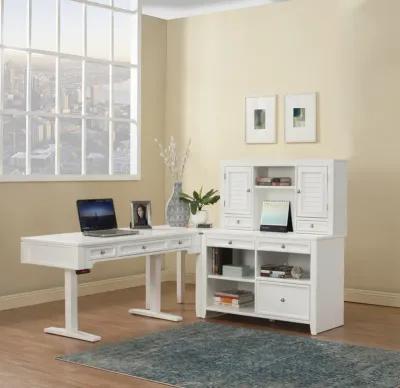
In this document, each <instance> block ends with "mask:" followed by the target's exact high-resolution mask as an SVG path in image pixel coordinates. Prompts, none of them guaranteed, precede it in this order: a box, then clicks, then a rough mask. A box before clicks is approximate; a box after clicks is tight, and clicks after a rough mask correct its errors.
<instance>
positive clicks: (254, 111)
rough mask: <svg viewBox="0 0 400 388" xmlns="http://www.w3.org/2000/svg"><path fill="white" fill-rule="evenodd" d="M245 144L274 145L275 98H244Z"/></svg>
mask: <svg viewBox="0 0 400 388" xmlns="http://www.w3.org/2000/svg"><path fill="white" fill-rule="evenodd" d="M246 143H248V144H259V143H267V144H273V143H276V96H266V97H247V98H246Z"/></svg>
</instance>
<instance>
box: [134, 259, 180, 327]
mask: <svg viewBox="0 0 400 388" xmlns="http://www.w3.org/2000/svg"><path fill="white" fill-rule="evenodd" d="M163 257H164V256H163V255H155V256H151V257H150V264H149V268H148V270H149V271H148V272H149V275H148V276H149V287H148V290H146V291H148V295H149V296H148V298H149V299H148V301H149V309H148V310H146V309H130V310H129V313H130V314H135V315H143V316H145V317H151V318H158V319H165V320H167V321H174V322H178V321H182V317H181V316H179V315H173V314H167V313H162V312H161V266H162V260H163ZM146 301H147V296H146Z"/></svg>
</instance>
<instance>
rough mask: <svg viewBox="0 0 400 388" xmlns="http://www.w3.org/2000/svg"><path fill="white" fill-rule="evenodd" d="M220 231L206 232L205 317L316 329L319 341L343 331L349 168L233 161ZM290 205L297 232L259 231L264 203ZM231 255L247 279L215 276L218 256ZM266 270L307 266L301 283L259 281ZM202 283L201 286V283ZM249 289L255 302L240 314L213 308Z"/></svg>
mask: <svg viewBox="0 0 400 388" xmlns="http://www.w3.org/2000/svg"><path fill="white" fill-rule="evenodd" d="M257 176H263V177H271V178H273V177H290V178H291V179H292V185H291V186H257V184H256V177H257ZM221 185H222V186H221V187H222V189H221V194H222V203H223V205H222V207H221V208H222V209H221V225H222V228H221V229H213V230H209V231H207V232H205V235H204V237H203V243H202V244H203V245H202V249H201V252H202V258H201V266H198V268H197V270H198V271H200V272H201V274H197V282H198V283H199V282H200V284H197V287H199V289H200V290H201V297H200V298H199V299H198V301H197V303H200V304H201V305H200V306H198V309H197V311H198V312H200V314H198V316H200V317H203V318H204V317H206V316H207V313H209V312H210V313H211V312H213V313H216V312H217V313H229V314H236V315H243V316H251V317H260V318H267V319H273V320H282V321H289V322H298V323H303V324H308V325H310V330H311V333H312V334H314V335H315V334H318V333H320V332H322V331H326V330H329V329H332V328H335V327H338V326H341V325H343V323H344V318H343V311H344V240H345V236H346V231H347V225H346V223H347V221H346V205H347V176H346V162H345V161H339V160H295V161H274V162H270V161H261V162H260V161H257V162H248V161H246V162H242V161H229V162H223V163H222V171H221ZM265 200H287V201H290V203H291V211H292V219H293V228H294V231H293V232H290V233H270V232H268V233H267V232H260V231H259V229H260V219H261V208H262V202H263V201H265ZM214 248H230V249H232V256H233V264H236V265H246V266H248V267H250V268H251V269H252V275H251V276H247V277H240V278H234V277H226V276H222V275H215V274H213V272H212V250H213V249H214ZM263 264H288V265H293V266H300V267H302V268H303V270H304V271H305V274H304V277H303V278H301V279H298V280H296V279H273V278H265V277H261V276H260V269H261V266H262V265H263ZM200 279H201V280H200ZM229 289H244V290H249V291H252V292H253V293H254V303H253V304H246V305H244V306H241V307H240V308H237V307H231V306H221V305H217V304H215V303H214V294H215V292H216V291H224V290H229Z"/></svg>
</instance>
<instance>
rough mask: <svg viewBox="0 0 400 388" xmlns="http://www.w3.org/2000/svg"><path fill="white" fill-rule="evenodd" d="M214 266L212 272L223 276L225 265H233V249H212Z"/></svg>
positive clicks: (212, 265)
mask: <svg viewBox="0 0 400 388" xmlns="http://www.w3.org/2000/svg"><path fill="white" fill-rule="evenodd" d="M211 254H212V256H211V257H212V264H211V271H212V274H213V275H222V268H223V266H224V265H229V264H232V260H233V256H232V249H229V248H212V251H211Z"/></svg>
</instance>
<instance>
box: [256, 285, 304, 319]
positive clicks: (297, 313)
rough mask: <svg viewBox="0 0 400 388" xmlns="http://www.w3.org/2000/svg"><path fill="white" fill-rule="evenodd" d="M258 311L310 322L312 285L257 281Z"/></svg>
mask: <svg viewBox="0 0 400 388" xmlns="http://www.w3.org/2000/svg"><path fill="white" fill-rule="evenodd" d="M255 307H256V313H258V314H263V315H268V316H270V317H276V318H286V319H291V320H298V321H303V322H308V321H309V320H310V287H309V286H306V285H304V286H303V285H297V284H283V283H278V284H277V283H269V282H268V281H263V280H261V281H257V282H256V306H255Z"/></svg>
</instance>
